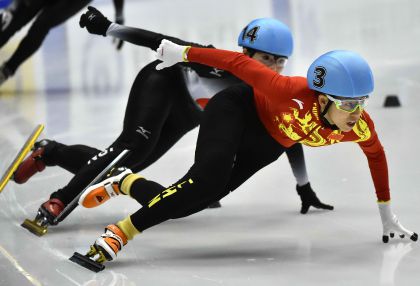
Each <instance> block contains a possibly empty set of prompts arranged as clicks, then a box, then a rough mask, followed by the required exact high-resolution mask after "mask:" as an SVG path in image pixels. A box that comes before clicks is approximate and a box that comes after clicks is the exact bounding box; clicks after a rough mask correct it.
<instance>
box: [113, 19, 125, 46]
mask: <svg viewBox="0 0 420 286" xmlns="http://www.w3.org/2000/svg"><path fill="white" fill-rule="evenodd" d="M115 23H117V24H119V25H124V16H123V15H116V16H115ZM112 43H113V44H114V46H115V48H116V49H117V50H118V51H119V50H121V48H122V46H123V44H124V41H123V40H120V39H117V38H114V39H113V40H112Z"/></svg>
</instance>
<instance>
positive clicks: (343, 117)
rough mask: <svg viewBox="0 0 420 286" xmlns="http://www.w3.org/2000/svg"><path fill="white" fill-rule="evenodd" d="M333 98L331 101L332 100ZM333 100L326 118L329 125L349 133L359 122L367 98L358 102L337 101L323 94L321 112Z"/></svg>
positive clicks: (319, 99) (320, 101) (320, 96)
mask: <svg viewBox="0 0 420 286" xmlns="http://www.w3.org/2000/svg"><path fill="white" fill-rule="evenodd" d="M330 98H331V99H330ZM329 100H332V101H333V104H331V106H330V108H328V111H327V113H326V114H325V118H326V119H327V120H328V122H329V123H331V124H335V125H337V127H338V128H339V129H340V130H341V131H343V132H349V131H351V130H352V129H353V127H354V126H355V125H356V123H357V121H358V120H359V118H360V116H361V114H362V111H363V108H364V107H365V105H366V102H367V97H366V98H362V99H357V100H341V101H340V100H337V99H336V98H333V97H331V96H327V95H325V94H321V95H319V97H318V102H319V104H320V106H321V112H322V111H324V109H325V107H326V105H327V104H328V101H329Z"/></svg>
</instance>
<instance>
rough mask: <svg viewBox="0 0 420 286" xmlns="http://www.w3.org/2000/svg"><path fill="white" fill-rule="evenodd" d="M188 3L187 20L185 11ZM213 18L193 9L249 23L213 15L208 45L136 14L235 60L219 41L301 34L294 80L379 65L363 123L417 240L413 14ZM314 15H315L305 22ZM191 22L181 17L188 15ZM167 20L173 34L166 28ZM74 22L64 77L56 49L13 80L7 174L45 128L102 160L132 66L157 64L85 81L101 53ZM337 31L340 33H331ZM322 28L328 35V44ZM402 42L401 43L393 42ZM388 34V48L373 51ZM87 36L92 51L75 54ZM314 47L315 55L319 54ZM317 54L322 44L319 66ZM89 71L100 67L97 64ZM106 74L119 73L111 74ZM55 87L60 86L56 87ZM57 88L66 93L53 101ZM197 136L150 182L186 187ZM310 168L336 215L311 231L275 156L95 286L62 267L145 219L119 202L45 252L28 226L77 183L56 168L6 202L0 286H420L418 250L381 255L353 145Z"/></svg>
mask: <svg viewBox="0 0 420 286" xmlns="http://www.w3.org/2000/svg"><path fill="white" fill-rule="evenodd" d="M98 2H99V3H100V5H102V8H103V9H104V10H106V9H108V11H112V9H111V7H112V6H110V5H109V3H108V4H106V5H105V2H106V1H98ZM134 2H135V1H127V6H126V8H127V10H128V11H127V25H133V26H136V25H137V26H141V25H142V23H141V22H140V23H139V22H136V19H135V14H134V13H135V12H134V9H130V5H135V3H134ZM174 2H175V3H176V4H180V3H182V1H181V0H174V1H173V2H171V3H172V4H171V5H175V4H173V3H174ZM185 2H187V3H188V4H191V5H193V4H192V1H185ZM209 2H210V1H201V0H200V1H198V0H197V1H196V2H194V3H199V4H194V5H197V7H198V6H199V5H203V6H204V7H205V9H207V11H208V14H206V15H201V17H204V18H205V19H207V18H206V17H209V16H208V15H210V14H212V13H214V14H216V13H217V11H219V10H218V9H220V5H222V4H223V2H227V4H226V5H227V6H230V5H232V6H235V5H237V6H241V8H240V9H239V12H243V11H246V13H248V14H240V13H239V12H238V14H235V15H237V16H238V17H237V18H236V20H233V19H230V18H228V15H227V14H228V13H227V12H226V13H224V12H223V13H222V12H220V13H221V14H220V18H218V19H216V18H214V19H213V20H209V21H207V22H205V23H201V24H200V26H199V28H200V29H203V30H204V31H205V33H203V34H199V33H198V32H197V31H195V32H192V31H194V30H195V29H198V28H197V27H188V29H187V28H186V26H182V24H184V25H187V23H191V22H194V21H197V18H194V17H193V16H191V15H190V18H188V17H183V18H182V20H180V22H182V23H180V24H179V26H178V27H177V26H176V25H171V24H170V23H166V22H165V24H157V23H156V22H157V21H158V20H157V19H154V18H153V17H152V16H151V15H152V14H153V13H158V12H159V11H162V7H164V6H165V5H169V3H170V1H164V0H160V1H156V3H157V4H156V3H155V2H154V1H146V0H142V1H138V3H137V4H136V5H139V6H140V8H142V9H141V13H142V15H145V14H146V13H147V9H149V11H151V12H150V15H149V19H148V20H149V21H145V22H146V23H147V25H149V26H148V27H147V28H150V29H152V28H153V29H154V30H160V29H163V30H164V29H165V28H166V29H168V31H161V32H165V33H167V34H171V33H176V32H175V31H177V32H178V33H177V34H176V36H180V37H181V36H186V35H187V36H189V39H191V40H196V38H197V40H196V41H197V42H202V41H203V40H204V39H205V38H206V36H207V37H208V38H210V39H209V40H208V41H207V42H206V43H208V42H216V44H218V45H217V46H222V47H224V48H231V49H233V47H234V45H233V46H232V47H231V46H227V45H223V44H224V43H225V42H224V41H226V42H230V43H231V44H232V43H233V44H234V43H235V42H234V41H235V40H236V39H235V40H227V39H225V36H226V37H227V35H230V34H231V32H232V34H235V33H236V32H235V31H238V30H239V28H240V27H241V25H242V26H243V24H244V23H246V22H247V21H249V20H250V19H252V18H255V17H262V16H276V17H279V19H280V20H281V16H283V17H287V20H284V21H285V22H288V24H289V25H291V26H292V28H293V29H292V30H293V31H294V33H295V35H296V39H295V42H296V43H297V44H296V55H294V57H295V56H296V60H293V59H291V61H290V63H289V65H290V66H289V70H288V72H289V73H297V74H303V73H304V70H305V68H304V67H306V66H308V64H309V63H310V59H312V58H313V57H314V56H315V55H318V54H320V53H321V52H324V51H325V50H328V49H332V48H344V47H347V46H348V49H354V50H358V51H359V52H360V53H362V54H363V55H364V56H365V58H366V59H367V60H368V61H369V62H371V63H372V67H373V70H374V73H375V79H376V89H375V92H374V94H373V95H372V100H371V101H370V102H369V106H368V107H367V111H368V112H369V114H370V115H371V116H372V118H373V120H374V121H375V126H376V129H377V132H378V134H379V137H380V139H381V142H382V144H383V145H384V148H385V151H386V154H387V159H388V166H389V174H390V186H391V197H392V207H393V210H394V212H395V213H396V215H397V216H398V218H399V220H400V222H401V223H402V224H403V225H404V226H406V227H407V228H408V229H410V230H413V231H416V232H420V221H419V215H420V211H419V205H420V194H419V190H418V186H419V183H418V182H419V180H418V178H417V176H419V177H420V167H419V164H418V162H419V155H418V151H417V147H416V146H417V144H418V142H419V141H420V135H419V134H420V132H419V131H420V130H419V124H418V122H420V112H419V107H420V98H419V93H420V83H419V79H420V72H419V70H420V68H419V66H420V61H419V58H418V51H419V50H420V45H419V43H420V40H419V35H420V29H419V28H418V27H420V22H419V21H420V20H419V19H418V17H417V18H416V17H415V16H413V15H415V14H416V13H418V11H420V3H418V2H417V1H408V0H404V1H388V0H387V1H379V0H371V1H362V0H358V1H343V2H342V6H341V7H335V6H333V4H332V3H335V1H332V0H331V1H327V0H322V1H317V2H318V4H319V5H320V7H316V5H315V4H313V3H314V2H312V1H310V2H311V3H312V4H309V3H308V2H309V1H304V0H300V1H278V2H277V1H276V0H273V1H265V0H264V1H263V0H261V1H252V0H247V1H244V2H246V4H247V5H248V7H251V8H249V9H246V7H242V6H243V5H241V3H243V2H241V1H234V0H232V1H231V2H230V1H213V2H214V3H215V4H214V5H215V6H212V5H210V4H209ZM257 2H258V3H259V4H258V5H257V4H256V3H257ZM279 2H281V3H282V5H283V6H281V5H280V6H281V7H283V8H284V7H286V6H287V8H288V10H287V11H288V12H287V13H286V12H284V11H281V12H279V10H278V9H279V7H280V6H279V4H278V3H279ZM292 2H293V3H292ZM397 3H398V4H397ZM286 4H287V5H286ZM305 4H306V6H305ZM206 5H207V6H206ZM217 5H219V6H218V7H216V6H217ZM284 5H286V6H284ZM354 5H356V7H354ZM357 5H359V6H357ZM175 6H176V5H175ZM245 6H246V5H245ZM136 7H137V6H136ZM171 7H172V8H173V6H171ZM197 7H196V6H193V7H192V8H191V9H190V10H191V11H192V10H194V9H198V8H197ZM255 7H258V9H256V8H255ZM281 7H280V8H281ZM304 7H306V8H304ZM378 7H380V8H378ZM178 8H179V7H178ZM310 8H313V10H311V13H309V11H310ZM350 8H351V9H350ZM203 9H204V8H203ZM229 9H230V8H229ZM375 9H376V10H375ZM184 10H185V9H184ZM184 10H182V9H181V8H179V9H178V10H176V11H178V12H179V13H181V14H182V15H184V16H185V15H189V14H188V13H187V12H186V11H184ZM230 11H232V10H230ZM416 11H417V12H416ZM152 12H153V13H152ZM393 12H395V14H393ZM183 13H184V14H183ZM244 13H245V12H244ZM110 14H111V13H110ZM267 14H268V15H267ZM309 14H310V15H312V17H309V16H308V15H309ZM111 15H112V14H111ZM241 15H242V16H241ZM331 15H333V16H334V17H333V18H332V19H333V20H335V21H336V22H335V23H334V24H332V23H328V22H327V20H326V19H329V18H328V16H331ZM369 15H370V16H371V17H370V18H369V17H368V16H369ZM394 15H399V17H397V19H393V20H392V21H394V22H393V23H394V24H391V22H392V21H391V20H390V17H392V16H394ZM417 15H418V14H417ZM130 16H131V18H130ZM171 17H173V18H174V16H173V15H172V16H171ZM171 17H169V19H167V20H168V21H169V20H171V19H173V18H171ZM196 17H198V16H196ZM76 18H77V17H75V18H74V19H72V20H71V21H70V22H69V23H68V24H67V25H66V26H65V30H62V31H61V32H63V31H64V32H65V34H64V36H66V37H67V39H68V41H69V43H68V44H69V45H70V44H72V43H73V44H74V45H75V46H72V49H70V50H69V53H68V58H67V62H66V64H65V65H63V66H62V67H61V68H64V72H63V73H59V74H58V73H57V72H56V71H57V68H58V67H57V65H54V64H53V63H52V65H53V67H52V68H51V70H49V65H48V64H47V63H46V62H45V57H46V55H45V54H46V50H45V49H47V51H49V50H48V49H54V47H52V46H51V44H52V42H51V41H50V42H47V43H46V45H47V46H46V47H44V48H43V49H44V50H42V51H40V53H39V54H38V55H37V56H36V57H34V59H33V60H32V61H31V62H29V63H27V64H26V65H24V66H23V67H22V72H21V73H19V74H18V75H17V78H16V79H13V80H11V81H9V82H8V83H7V85H5V86H2V87H1V88H0V130H1V132H0V158H1V160H0V172H3V171H4V170H5V169H6V167H7V165H8V163H9V162H10V161H11V160H12V159H13V157H14V156H15V154H16V152H17V151H18V150H19V148H20V147H21V145H22V144H23V143H24V141H25V139H26V137H27V136H28V134H29V133H30V132H31V131H32V129H33V128H34V127H35V125H36V124H38V123H43V124H45V126H46V128H45V130H44V132H43V133H42V135H41V138H50V139H54V140H57V141H59V142H62V143H66V144H86V145H90V146H95V147H98V148H105V147H107V146H108V145H109V144H110V143H112V142H113V141H114V139H115V138H116V137H117V136H118V135H119V132H120V130H121V127H122V119H123V116H124V109H125V104H126V100H127V96H128V90H129V87H130V84H131V82H132V80H133V79H134V77H135V75H136V73H137V72H138V70H139V69H140V67H141V64H138V65H135V64H134V63H132V62H135V61H137V62H139V63H143V62H147V61H148V60H150V59H151V55H149V54H147V55H144V54H143V52H144V51H145V50H144V49H142V50H141V51H138V50H137V49H136V47H134V46H129V45H127V46H126V47H124V48H126V50H124V53H123V54H122V56H121V57H122V59H121V62H122V63H123V64H121V65H118V66H117V67H116V69H117V70H120V69H121V70H124V74H123V75H124V78H123V79H122V80H121V81H114V80H113V78H114V77H113V75H114V74H113V73H116V71H115V66H112V67H107V68H108V69H107V68H105V69H104V70H101V73H99V72H98V71H97V72H95V71H92V70H88V69H87V71H86V73H87V74H84V73H83V72H82V71H81V70H82V67H83V66H82V64H81V63H80V62H82V61H83V59H85V60H86V58H81V56H80V54H82V53H83V48H82V46H83V45H86V43H92V45H93V46H94V45H95V44H94V42H95V39H96V38H95V37H93V36H91V38H89V35H88V34H87V33H86V32H83V33H82V32H81V31H80V29H71V28H69V27H73V26H74V25H76V24H77V19H76ZM152 18H153V19H152ZM351 19H353V22H351V23H352V27H351V28H349V25H350V24H349V23H350V22H346V21H345V20H351ZM366 19H370V21H365V20H366ZM130 20H131V21H130ZM212 21H214V22H212ZM230 21H231V22H230ZM300 21H301V22H302V23H300ZM364 21H365V22H364ZM395 21H397V22H395ZM303 22H305V24H307V25H309V26H310V27H311V28H313V29H316V33H315V34H314V32H313V30H311V29H309V28H308V26H307V29H305V25H304V24H303ZM197 23H198V22H197ZM212 23H215V25H216V26H217V25H218V26H217V29H216V30H215V31H210V30H208V29H207V30H205V29H206V28H207V27H210V26H211V24H212ZM299 23H300V24H299ZM363 23H364V24H365V25H363ZM165 25H166V26H165ZM197 25H198V24H197ZM331 25H332V26H334V25H335V27H334V28H335V29H333V28H332V27H331ZM416 25H417V26H416ZM227 26H228V27H230V29H231V30H232V31H230V30H229V33H228V32H226V34H223V35H221V34H220V33H217V32H220V31H221V30H222V29H223V27H227ZM325 27H328V28H329V30H328V31H325V30H324V29H323V28H325ZM409 27H412V29H409ZM392 29H394V30H392ZM398 29H401V31H403V32H401V33H398V31H397V30H398ZM334 31H337V33H334ZM338 31H339V32H338ZM381 31H384V33H386V32H388V33H389V34H386V35H384V34H381V35H380V36H379V34H380V32H381ZM59 32H60V31H55V32H53V33H52V35H51V37H57V35H59ZM213 32H214V33H213ZM352 32H353V33H355V34H352ZM78 33H81V39H80V41H81V42H82V43H83V44H81V43H80V42H77V43H76V42H75V40H74V38H75V37H77V35H78ZM210 34H217V35H218V36H217V37H216V36H215V37H211V36H209V35H210ZM316 35H317V36H319V37H320V38H319V39H320V40H319V41H315V40H314V37H315V36H316ZM327 35H329V36H330V37H329V38H328V37H327ZM311 37H312V38H311ZM416 37H417V38H416ZM18 39H19V38H17V39H15V40H16V41H17V40H18ZM87 39H89V40H87ZM366 39H370V41H366ZM99 40H100V41H104V39H99ZM304 40H306V42H304ZM310 40H312V41H313V42H317V44H315V43H314V44H313V47H314V48H313V49H312V50H311V49H310V45H309V44H308V42H309V41H310ZM47 41H48V40H47ZM72 41H73V42H72ZM87 41H90V42H87ZM14 43H15V44H16V43H17V42H14ZM334 43H337V46H338V47H336V46H334ZM352 43H353V44H352ZM378 43H379V45H380V46H378ZM48 45H50V46H48ZM305 45H306V46H305ZM78 48H80V49H78ZM104 49H106V48H104ZM60 51H61V50H60ZM93 51H94V50H93ZM396 51H398V52H396ZM7 52H10V49H9V50H7V51H4V50H2V51H1V52H0V56H2V57H3V56H5V54H7ZM107 52H109V53H111V52H113V50H112V49H111V50H109V51H107ZM90 53H92V50H90ZM54 56H56V57H57V58H53V61H60V60H62V57H61V56H60V55H53V57H54ZM93 58H94V59H93V62H94V63H96V64H98V62H99V61H100V55H96V58H95V56H93ZM1 60H3V58H1ZM88 60H89V61H90V60H92V59H91V58H90V59H88ZM131 61H132V62H131ZM104 62H105V61H104ZM110 62H111V63H112V64H115V62H113V60H110ZM34 66H35V67H36V68H33V67H34ZM39 69H41V70H39ZM35 71H36V72H35ZM108 72H109V73H108ZM32 73H34V76H33V77H31V76H30V75H31V74H32ZM54 74H55V76H57V77H58V78H59V79H58V80H56V81H54ZM63 74H64V75H63ZM103 74H105V75H106V76H109V78H107V79H109V80H108V81H106V82H104V81H103V80H101V79H100V78H101V75H103ZM28 75H29V78H28ZM66 76H67V77H68V81H63V80H62V77H64V78H65V77H66ZM51 77H52V78H51ZM82 78H83V79H82ZM86 78H89V79H91V81H88V80H86ZM32 80H33V81H34V82H32ZM28 82H30V84H29V85H28ZM57 83H60V86H56V85H54V84H57ZM89 83H92V84H91V85H89ZM105 91H106V92H105ZM387 94H397V95H398V97H399V99H400V101H401V103H402V106H401V107H396V108H385V107H383V102H384V100H385V96H386V95H387ZM197 131H198V130H194V131H192V132H190V133H189V134H187V135H186V136H185V137H184V138H182V140H181V141H179V142H178V143H177V144H176V145H175V146H174V147H173V148H172V149H171V150H170V151H169V152H168V153H167V154H165V155H164V156H163V157H162V158H161V159H160V160H159V161H158V162H156V163H155V164H154V165H153V166H151V167H149V168H148V169H146V170H145V171H144V172H142V173H141V174H142V175H143V176H145V177H147V178H148V179H152V180H156V181H158V182H160V183H162V184H166V185H169V184H170V183H172V182H174V181H175V180H177V179H178V178H179V177H181V176H182V175H184V173H185V172H186V171H187V170H188V168H189V166H190V165H191V163H192V161H193V153H194V149H195V140H196V135H197ZM305 156H306V164H307V168H308V172H309V178H310V182H311V185H312V186H313V188H314V190H315V192H316V193H317V194H318V196H319V198H320V199H321V200H322V201H324V202H325V203H329V204H332V205H334V207H335V209H334V210H333V211H320V210H314V209H311V210H310V211H309V213H308V214H306V215H301V214H300V213H299V209H300V199H299V197H298V196H297V194H296V190H295V180H294V177H293V175H292V172H291V169H290V165H289V163H288V160H287V158H286V156H282V157H281V158H280V159H279V160H278V161H277V162H275V163H273V164H272V165H270V166H268V167H266V168H265V169H263V170H261V171H260V172H258V173H257V174H256V175H255V176H254V177H253V178H252V179H251V180H249V181H248V182H246V183H245V184H244V185H242V186H241V187H240V188H239V189H237V190H236V191H235V192H233V193H232V194H230V195H229V196H228V197H227V198H226V199H224V200H223V201H222V205H223V207H222V208H221V209H208V210H205V211H202V212H201V213H198V214H195V215H193V216H190V217H187V218H184V219H179V220H170V221H167V222H165V223H163V224H161V225H158V226H156V227H154V228H151V229H149V230H147V231H145V232H144V233H143V234H141V235H138V236H137V237H136V238H135V239H134V240H132V241H130V242H129V243H128V244H127V245H126V246H125V247H124V248H123V250H122V251H121V252H120V253H119V255H118V259H117V260H116V261H113V262H110V263H107V264H106V269H105V270H104V271H102V272H100V273H93V272H90V271H89V270H87V269H85V268H82V267H80V266H78V265H76V264H74V263H72V262H70V261H69V260H68V258H69V257H70V256H71V255H72V254H73V252H75V251H78V252H81V253H84V252H86V251H87V250H88V247H89V245H90V244H92V243H93V242H94V240H95V239H96V238H97V237H98V236H99V235H100V234H102V233H103V229H104V227H105V226H106V225H107V224H110V223H116V222H117V221H119V220H121V219H122V218H124V217H125V216H127V215H128V214H130V213H132V212H134V211H135V210H137V209H138V208H139V205H138V204H137V203H136V202H135V201H134V200H131V199H130V198H127V197H121V196H120V197H118V198H116V199H114V200H112V201H110V202H108V203H107V204H105V205H103V206H101V207H98V208H96V209H83V208H81V207H78V208H77V209H76V210H75V211H74V212H73V213H72V214H71V215H70V216H69V217H68V218H67V219H66V220H65V221H63V222H62V223H60V224H59V225H58V226H56V227H50V228H49V232H48V233H47V234H46V235H45V236H43V237H37V236H35V235H33V234H32V233H30V232H28V231H27V230H26V229H24V228H22V227H21V226H20V224H21V223H22V222H23V221H24V219H26V218H30V219H33V218H34V216H35V214H36V211H37V209H38V207H39V206H40V205H41V203H43V202H44V201H46V200H47V199H48V198H49V195H50V193H52V192H53V191H55V190H57V189H58V188H60V187H61V186H64V185H65V184H66V183H67V182H68V181H69V179H70V178H71V174H69V173H67V172H66V171H64V170H62V169H60V168H58V167H52V168H47V169H46V170H45V171H44V172H42V173H39V174H37V175H36V176H34V177H33V178H32V179H31V180H30V181H29V182H28V183H26V184H23V185H17V184H15V183H13V182H10V183H9V184H8V185H7V187H6V188H5V190H4V191H3V192H2V193H1V194H0V227H1V230H2V231H1V235H0V285H5V286H9V285H22V286H23V285H29V286H31V285H37V286H38V285H62V286H67V285H83V286H94V285H95V286H99V285H101V286H132V285H173V286H175V285H180V286H181V285H182V286H186V285H203V286H207V285H228V286H236V285H241V286H248V285H249V286H251V285H252V286H255V285H302V286H303V285H305V286H306V285H351V286H353V285H354V286H355V285H369V286H373V285H380V286H391V285H396V286H397V285H418V283H419V282H420V272H419V269H420V246H419V242H417V243H415V242H411V241H410V240H408V239H400V238H395V239H393V240H391V242H390V243H388V244H384V243H382V240H381V237H382V224H381V221H380V217H379V212H378V207H377V204H376V196H375V191H374V187H373V183H372V180H371V177H370V172H369V168H368V165H367V160H366V158H365V157H364V155H363V153H362V151H361V149H360V148H359V147H358V146H357V144H354V143H346V144H338V145H334V146H329V147H322V148H307V147H305Z"/></svg>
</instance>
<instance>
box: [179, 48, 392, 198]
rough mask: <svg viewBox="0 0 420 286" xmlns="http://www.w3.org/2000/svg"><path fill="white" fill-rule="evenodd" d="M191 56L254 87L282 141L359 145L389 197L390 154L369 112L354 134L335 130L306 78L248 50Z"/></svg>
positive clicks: (379, 189) (379, 192) (263, 114)
mask: <svg viewBox="0 0 420 286" xmlns="http://www.w3.org/2000/svg"><path fill="white" fill-rule="evenodd" d="M187 57H188V61H191V62H197V63H201V64H205V65H209V66H213V67H216V68H219V69H223V70H226V71H229V72H231V73H232V74H234V75H235V76H237V77H238V78H240V79H241V80H243V81H244V82H246V83H247V84H249V85H251V86H252V87H253V89H254V100H255V105H256V108H257V111H258V115H259V117H260V119H261V122H262V123H263V124H264V126H265V128H266V129H267V131H268V132H269V133H270V135H271V136H272V137H273V138H275V139H276V140H277V141H278V142H279V143H280V144H281V145H283V146H285V147H290V146H291V145H293V144H294V143H302V144H304V145H307V146H311V147H319V146H326V145H332V144H336V143H340V142H356V143H357V144H359V146H360V147H361V148H362V150H363V152H364V153H365V155H366V157H367V159H368V163H369V168H370V172H371V175H372V179H373V183H374V185H375V190H376V196H377V198H378V200H379V201H388V200H390V192H389V179H388V166H387V162H386V157H385V152H384V149H383V147H382V145H381V142H380V141H379V138H378V135H377V133H376V131H375V127H374V124H373V121H372V119H371V118H370V116H369V115H368V113H367V112H366V111H363V112H362V115H361V117H360V119H359V120H358V121H357V123H356V125H355V126H354V127H353V129H352V130H351V131H350V132H342V131H340V130H333V129H331V128H328V127H327V126H325V124H323V123H322V121H321V120H320V106H319V103H318V98H317V95H316V93H315V91H313V90H311V89H309V87H308V85H307V82H306V78H304V77H297V76H295V77H289V76H283V75H280V74H278V73H276V72H275V71H273V70H271V69H269V68H268V67H266V66H264V65H263V64H261V63H259V62H257V61H256V60H253V59H251V58H249V57H247V56H245V55H244V54H241V53H236V52H231V51H224V50H216V49H207V48H196V47H192V48H190V49H189V51H188V54H187Z"/></svg>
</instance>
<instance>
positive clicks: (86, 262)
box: [69, 252, 105, 272]
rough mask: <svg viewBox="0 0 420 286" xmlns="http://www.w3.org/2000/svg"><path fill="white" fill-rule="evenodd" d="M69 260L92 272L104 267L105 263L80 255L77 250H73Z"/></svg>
mask: <svg viewBox="0 0 420 286" xmlns="http://www.w3.org/2000/svg"><path fill="white" fill-rule="evenodd" d="M69 259H70V261H72V262H74V263H76V264H79V265H80V266H83V267H84V268H86V269H89V270H90V271H93V272H99V271H102V270H104V269H105V265H103V264H101V263H99V262H96V261H94V260H92V259H90V258H89V257H87V256H85V255H82V254H80V253H78V252H75V253H74V254H73V256H72V257H70V258H69Z"/></svg>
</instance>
